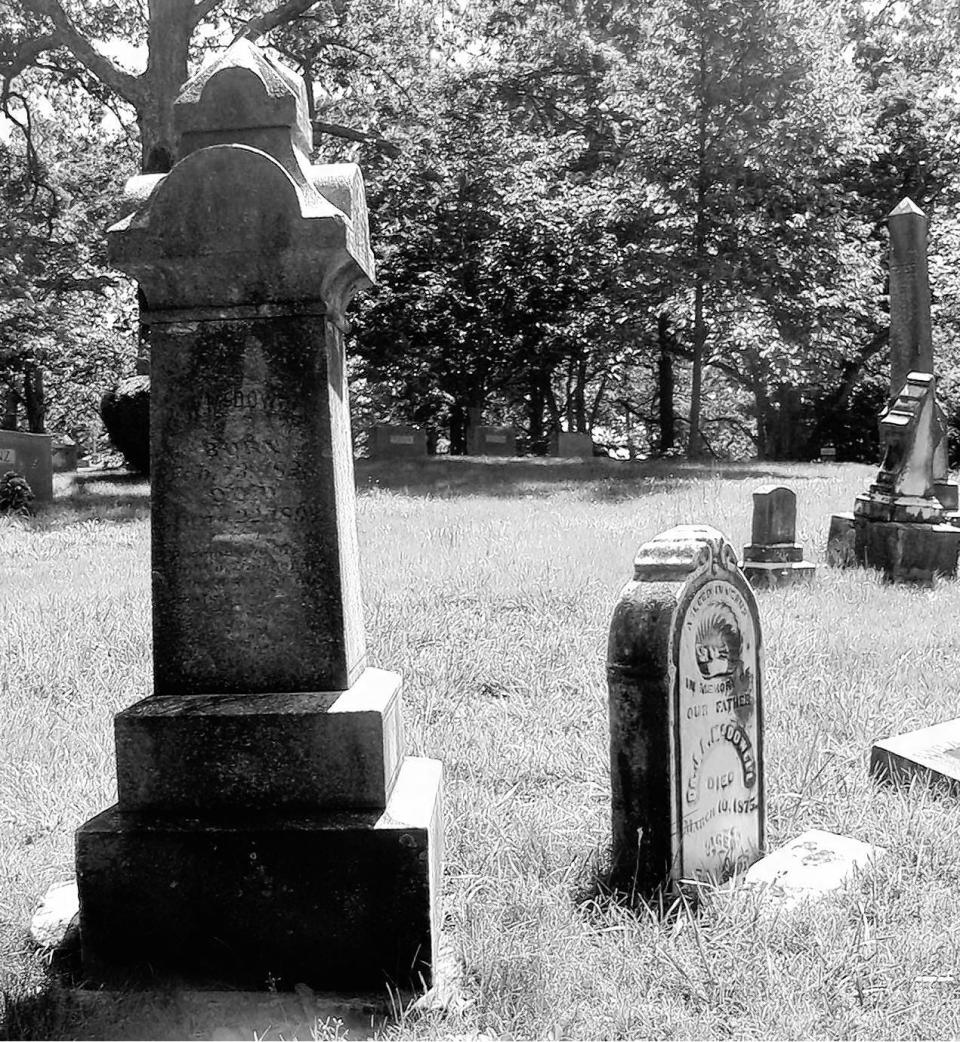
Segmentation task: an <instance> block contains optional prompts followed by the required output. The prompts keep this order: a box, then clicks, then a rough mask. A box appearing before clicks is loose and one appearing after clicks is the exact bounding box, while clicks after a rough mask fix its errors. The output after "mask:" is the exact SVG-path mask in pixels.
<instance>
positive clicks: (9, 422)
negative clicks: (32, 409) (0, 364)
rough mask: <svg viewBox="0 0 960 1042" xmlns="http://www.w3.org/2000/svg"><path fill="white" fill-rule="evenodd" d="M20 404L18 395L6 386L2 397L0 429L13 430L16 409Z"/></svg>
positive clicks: (15, 423) (15, 422) (14, 427)
mask: <svg viewBox="0 0 960 1042" xmlns="http://www.w3.org/2000/svg"><path fill="white" fill-rule="evenodd" d="M19 405H20V395H19V394H17V392H16V391H15V390H14V389H13V388H12V387H8V388H6V394H5V395H4V399H3V413H2V419H0V430H5V431H15V430H16V429H17V410H18V408H19Z"/></svg>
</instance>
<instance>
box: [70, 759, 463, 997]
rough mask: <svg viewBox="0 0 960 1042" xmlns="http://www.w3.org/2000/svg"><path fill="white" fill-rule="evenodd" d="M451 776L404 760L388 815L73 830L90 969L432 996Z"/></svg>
mask: <svg viewBox="0 0 960 1042" xmlns="http://www.w3.org/2000/svg"><path fill="white" fill-rule="evenodd" d="M441 777H442V766H441V764H440V762H439V761H437V760H429V759H423V758H415V757H408V758H407V759H406V760H405V761H404V763H403V765H402V767H401V770H400V772H399V776H398V778H397V782H396V785H395V787H394V789H393V792H392V794H391V797H390V801H389V803H388V804H387V807H386V810H384V811H347V812H332V813H329V814H314V815H304V816H302V817H294V816H290V815H284V816H280V815H277V814H276V813H270V812H259V813H253V812H246V813H243V812H238V813H237V814H235V815H234V816H229V815H226V814H223V815H220V816H218V817H216V818H212V817H206V818H203V819H200V818H197V817H190V818H173V819H170V818H161V817H158V816H146V815H138V814H124V813H122V812H120V811H119V810H118V809H117V808H116V807H112V808H110V809H109V810H106V811H104V812H103V813H102V814H99V815H97V817H95V818H93V819H91V820H90V821H88V822H87V823H86V824H85V825H83V826H81V828H80V829H79V830H78V832H77V883H78V888H79V896H80V939H81V947H82V957H83V970H84V973H85V974H86V975H87V976H88V977H89V978H90V979H92V980H96V981H101V982H106V981H118V982H122V981H130V980H134V981H136V980H140V979H144V980H151V979H154V980H155V979H157V978H163V977H172V978H175V979H177V980H180V981H185V982H187V983H190V984H192V985H196V986H207V987H209V986H221V987H222V986H227V987H239V988H252V989H267V988H270V987H278V988H290V987H292V986H293V985H294V984H298V983H304V984H307V985H309V986H311V987H320V988H325V989H329V988H359V987H378V986H383V985H384V984H385V983H390V984H393V985H396V986H399V987H409V986H413V987H417V986H423V985H428V984H429V983H430V981H431V973H432V967H431V964H432V962H433V959H434V951H433V944H434V939H435V938H436V937H437V929H438V926H439V918H438V900H439V887H440V864H441V845H442V817H441Z"/></svg>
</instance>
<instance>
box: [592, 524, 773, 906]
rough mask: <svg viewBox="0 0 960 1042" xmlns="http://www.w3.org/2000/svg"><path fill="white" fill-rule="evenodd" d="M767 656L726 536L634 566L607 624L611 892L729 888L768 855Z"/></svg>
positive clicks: (688, 530) (671, 541) (650, 548)
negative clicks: (692, 885) (706, 885)
mask: <svg viewBox="0 0 960 1042" xmlns="http://www.w3.org/2000/svg"><path fill="white" fill-rule="evenodd" d="M762 671H763V660H762V647H761V633H760V620H759V615H758V613H757V604H756V599H755V598H754V595H753V591H752V590H751V589H750V585H749V584H748V583H747V581H746V579H745V578H744V576H743V573H742V572H741V571H740V569H739V567H738V566H737V558H736V554H735V553H734V551H733V548H732V547H731V546H730V545H729V543H728V542H727V541H726V539H725V538H724V536H723V535H722V534H721V533H720V532H718V531H717V530H716V529H713V528H709V527H705V526H704V527H699V526H692V525H681V526H679V527H677V528H672V529H670V530H669V531H667V532H663V533H662V534H661V535H659V536H657V537H656V538H655V539H653V540H651V541H650V542H648V543H645V544H644V545H643V546H641V547H640V549H639V550H638V552H637V557H636V561H635V565H634V578H633V579H632V580H631V581H630V582H629V583H627V585H626V586H625V587H624V588H623V590H622V591H621V594H620V599H619V601H618V603H617V606H616V608H615V609H614V613H613V618H612V620H611V623H610V637H609V643H608V650H607V681H608V686H609V696H610V763H611V788H612V817H613V862H614V867H613V882H614V885H616V886H617V887H618V888H621V889H627V890H633V889H636V890H637V891H638V892H641V893H652V892H654V891H656V890H658V889H660V888H667V889H672V890H676V889H678V888H680V887H681V886H682V885H683V884H684V883H685V882H690V881H692V882H700V881H708V880H709V881H716V882H721V881H723V880H724V879H727V878H729V877H730V876H732V875H734V874H735V873H738V872H741V871H743V870H744V869H746V868H747V867H748V866H749V865H751V864H752V863H753V862H754V861H755V860H756V859H757V858H758V857H759V856H760V854H761V851H762V849H763V843H764V825H763V819H764V802H763V728H762Z"/></svg>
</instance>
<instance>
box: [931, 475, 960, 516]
mask: <svg viewBox="0 0 960 1042" xmlns="http://www.w3.org/2000/svg"><path fill="white" fill-rule="evenodd" d="M958 493H960V488H958V486H956V485H954V484H952V483H951V482H947V481H938V482H937V483H936V484H935V485H934V486H933V494H934V495H935V496H936V497H937V499H938V500H939V501H940V503H941V504H942V505H943V509H944V510H957V509H958V507H960V495H958Z"/></svg>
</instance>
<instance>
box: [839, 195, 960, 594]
mask: <svg viewBox="0 0 960 1042" xmlns="http://www.w3.org/2000/svg"><path fill="white" fill-rule="evenodd" d="M889 225H890V402H889V404H888V405H887V407H886V409H885V410H884V411H883V413H882V414H881V417H880V437H881V444H882V447H883V453H884V455H883V461H882V463H881V465H880V472H879V474H878V475H877V480H876V481H875V482H874V483H873V484H872V485H871V486H870V488H869V490H868V491H867V492H866V493H864V494H862V495H860V496H858V497H857V499H856V502H855V504H854V509H853V513H844V514H834V515H833V517H832V518H831V519H830V532H829V536H828V539H827V561H828V563H829V564H833V565H840V566H844V565H848V564H858V565H861V566H867V567H873V568H878V569H880V570H882V571H883V573H884V575H885V576H886V578H887V579H890V580H892V581H901V580H907V581H929V580H930V579H931V578H932V577H933V576H934V575H954V574H956V570H957V555H958V552H960V529H957V528H955V527H953V525H951V524H950V523H948V522H950V521H951V520H953V519H954V517H955V511H956V508H957V486H956V485H953V484H950V482H949V481H948V480H947V455H946V425H945V423H944V418H943V412H942V410H941V409H940V406H939V405H938V404H937V400H936V380H935V378H934V376H933V347H932V340H931V332H930V289H929V284H928V278H927V256H926V228H927V222H926V217H925V216H924V214H923V212H922V211H921V210H920V209H918V208H917V207H916V206H915V205H914V204H913V203H912V202H911V201H910V200H909V199H904V200H903V202H901V203H900V205H899V206H898V207H897V208H896V209H895V210H894V211H893V212H892V213H891V214H890V219H889Z"/></svg>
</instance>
